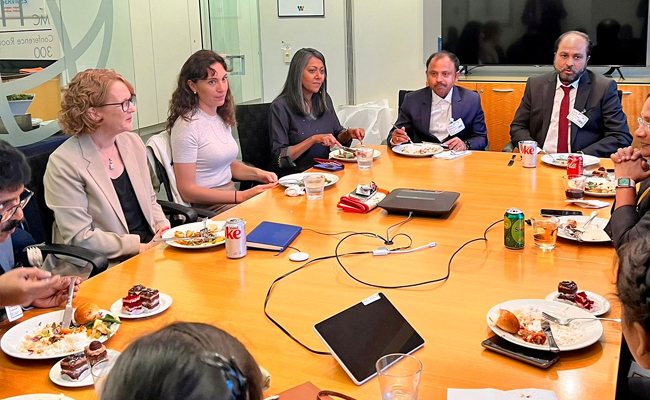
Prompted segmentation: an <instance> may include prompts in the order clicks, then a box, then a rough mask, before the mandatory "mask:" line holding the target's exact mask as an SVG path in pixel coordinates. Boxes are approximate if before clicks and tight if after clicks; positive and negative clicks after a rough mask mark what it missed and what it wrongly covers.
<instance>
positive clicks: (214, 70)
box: [167, 50, 278, 212]
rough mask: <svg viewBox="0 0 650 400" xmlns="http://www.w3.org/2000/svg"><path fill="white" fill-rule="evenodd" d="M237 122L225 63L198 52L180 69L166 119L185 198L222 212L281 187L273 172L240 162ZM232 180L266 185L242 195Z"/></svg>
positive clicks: (179, 187)
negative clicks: (235, 130)
mask: <svg viewBox="0 0 650 400" xmlns="http://www.w3.org/2000/svg"><path fill="white" fill-rule="evenodd" d="M236 124H237V123H236V121H235V100H234V99H233V96H232V93H231V92H230V85H229V84H228V68H227V65H226V62H225V60H224V59H223V58H222V57H221V56H220V55H218V54H217V53H215V52H213V51H212V50H199V51H197V52H196V53H194V54H192V55H191V56H190V58H188V59H187V61H185V64H183V67H182V68H181V72H180V73H179V75H178V83H177V86H176V90H175V91H174V93H173V94H172V99H171V101H170V103H169V117H168V118H167V130H168V131H169V133H170V135H171V148H172V158H173V160H174V173H175V174H176V184H177V186H178V192H179V193H180V195H181V197H182V198H183V200H185V201H187V202H188V203H191V204H192V205H193V206H195V207H200V208H206V209H209V210H212V211H214V212H223V211H225V210H226V209H228V208H231V207H233V206H234V205H235V204H238V203H241V202H243V201H246V200H248V199H250V198H252V197H254V196H257V195H258V194H260V193H262V192H264V191H265V190H267V189H270V188H272V187H274V186H276V185H277V180H278V177H277V176H276V175H275V174H274V173H272V172H268V171H264V170H261V169H259V168H255V167H251V166H248V165H246V164H244V163H242V162H239V161H237V154H238V153H239V148H238V146H237V142H235V139H234V138H233V136H232V128H233V127H234V126H235V125H236ZM233 178H235V179H238V180H242V181H257V182H262V184H261V185H257V186H254V187H252V188H250V189H248V190H243V191H238V190H237V189H236V188H235V184H234V183H233V182H232V179H233Z"/></svg>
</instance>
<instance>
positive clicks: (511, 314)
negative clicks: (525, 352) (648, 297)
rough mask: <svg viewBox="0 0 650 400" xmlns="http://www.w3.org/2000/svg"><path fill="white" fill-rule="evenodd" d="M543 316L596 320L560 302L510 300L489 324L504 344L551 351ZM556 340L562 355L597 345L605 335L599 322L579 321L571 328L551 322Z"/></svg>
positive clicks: (490, 314)
mask: <svg viewBox="0 0 650 400" xmlns="http://www.w3.org/2000/svg"><path fill="white" fill-rule="evenodd" d="M542 312H547V313H549V314H551V315H553V316H556V317H559V318H573V317H583V318H590V319H591V318H595V317H594V315H593V314H590V313H589V312H587V311H585V310H583V309H581V308H578V307H575V306H572V305H569V304H564V303H559V302H557V301H546V300H539V299H523V300H511V301H506V302H504V303H501V304H497V305H496V306H494V307H492V308H491V309H490V311H488V313H487V323H488V326H489V327H490V329H492V331H493V332H494V333H495V334H497V335H499V336H500V337H502V338H504V339H505V340H507V341H509V342H511V343H514V344H518V345H520V346H523V347H528V348H530V349H535V350H547V351H548V350H550V347H549V345H548V340H547V338H546V335H545V334H544V332H543V331H542V327H541V325H542V321H543V320H544V318H543V317H542ZM550 325H551V331H552V332H553V338H554V339H555V342H556V343H557V345H558V347H559V348H560V350H561V351H571V350H578V349H582V348H585V347H588V346H591V345H592V344H594V343H596V342H597V341H598V340H599V339H600V337H601V336H602V334H603V324H602V323H601V322H600V321H598V320H591V321H590V320H577V321H573V322H572V323H571V324H570V325H569V326H564V325H558V324H555V323H553V322H550Z"/></svg>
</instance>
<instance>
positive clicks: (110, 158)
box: [99, 145, 115, 171]
mask: <svg viewBox="0 0 650 400" xmlns="http://www.w3.org/2000/svg"><path fill="white" fill-rule="evenodd" d="M114 152H115V146H114V145H113V146H112V147H111V155H110V156H108V157H107V156H106V154H104V153H103V152H102V151H101V150H100V151H99V154H101V155H102V156H104V157H107V158H108V169H110V170H111V171H112V170H114V169H115V163H114V162H113V153H114Z"/></svg>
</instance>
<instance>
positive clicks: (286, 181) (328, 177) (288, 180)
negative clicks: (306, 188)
mask: <svg viewBox="0 0 650 400" xmlns="http://www.w3.org/2000/svg"><path fill="white" fill-rule="evenodd" d="M309 175H323V176H324V177H325V187H326V188H328V187H330V186H332V185H335V184H336V182H338V181H339V177H338V176H336V175H334V174H328V173H326V172H301V173H299V174H291V175H287V176H283V177H282V178H280V179H279V180H278V182H279V183H280V185H282V186H286V187H289V186H291V185H296V184H297V183H298V182H302V180H303V179H304V178H305V177H306V176H309Z"/></svg>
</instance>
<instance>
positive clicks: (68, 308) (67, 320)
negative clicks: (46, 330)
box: [61, 276, 77, 329]
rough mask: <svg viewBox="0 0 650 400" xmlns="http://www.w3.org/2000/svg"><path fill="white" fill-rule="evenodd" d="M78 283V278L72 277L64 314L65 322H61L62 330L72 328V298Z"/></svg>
mask: <svg viewBox="0 0 650 400" xmlns="http://www.w3.org/2000/svg"><path fill="white" fill-rule="evenodd" d="M76 281H77V277H76V276H71V277H70V289H69V290H68V302H67V303H66V304H65V311H64V312H63V321H62V322H61V328H63V329H68V328H70V323H71V322H72V311H73V309H72V296H73V295H74V284H75V282H76Z"/></svg>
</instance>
